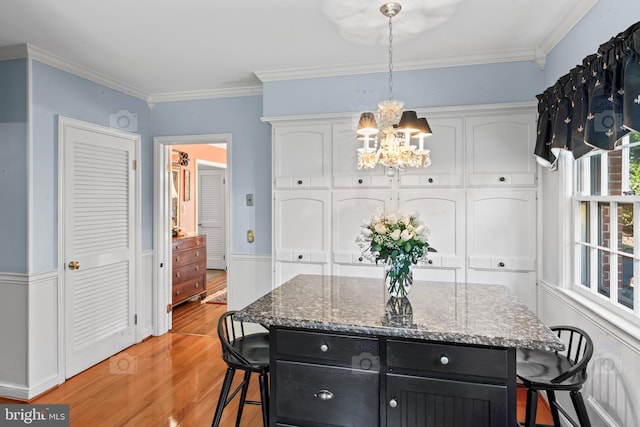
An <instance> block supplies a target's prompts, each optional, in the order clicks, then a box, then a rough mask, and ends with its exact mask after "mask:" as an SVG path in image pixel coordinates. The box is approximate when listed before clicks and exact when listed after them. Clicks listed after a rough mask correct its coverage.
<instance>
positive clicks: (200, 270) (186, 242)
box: [171, 236, 207, 305]
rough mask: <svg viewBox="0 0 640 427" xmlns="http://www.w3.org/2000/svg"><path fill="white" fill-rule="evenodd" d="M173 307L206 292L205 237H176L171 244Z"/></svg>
mask: <svg viewBox="0 0 640 427" xmlns="http://www.w3.org/2000/svg"><path fill="white" fill-rule="evenodd" d="M171 260H172V264H171V268H172V279H171V289H172V291H171V294H172V300H171V303H172V304H173V305H177V304H180V303H181V302H184V301H186V300H187V299H189V298H191V297H193V296H195V295H199V294H204V293H205V292H206V291H207V287H206V284H207V247H206V239H205V236H193V237H177V238H174V239H173V241H172V243H171Z"/></svg>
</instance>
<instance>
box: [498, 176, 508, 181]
mask: <svg viewBox="0 0 640 427" xmlns="http://www.w3.org/2000/svg"><path fill="white" fill-rule="evenodd" d="M506 180H507V178H505V177H504V176H501V177H500V178H498V181H500V182H505V181H506Z"/></svg>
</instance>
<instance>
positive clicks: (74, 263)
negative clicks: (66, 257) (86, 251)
mask: <svg viewBox="0 0 640 427" xmlns="http://www.w3.org/2000/svg"><path fill="white" fill-rule="evenodd" d="M69 269H70V270H78V269H80V263H79V262H78V261H71V262H70V263H69Z"/></svg>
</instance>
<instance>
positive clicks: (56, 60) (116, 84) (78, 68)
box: [27, 44, 150, 101]
mask: <svg viewBox="0 0 640 427" xmlns="http://www.w3.org/2000/svg"><path fill="white" fill-rule="evenodd" d="M27 50H28V57H29V58H30V59H35V60H37V61H39V62H43V63H45V64H47V65H51V66H52V67H55V68H57V69H59V70H62V71H66V72H68V73H70V74H73V75H75V76H78V77H82V78H85V79H87V80H90V81H92V82H95V83H98V84H101V85H103V86H106V87H108V88H111V89H113V90H116V91H118V92H122V93H124V94H126V95H130V96H133V97H135V98H139V99H142V100H143V101H148V100H149V96H150V95H149V94H148V93H146V92H144V91H141V90H140V89H137V88H134V87H133V86H130V85H128V84H126V83H123V82H121V81H118V80H116V79H113V78H111V77H109V76H106V75H104V74H102V73H98V72H97V71H94V70H91V69H89V68H87V67H84V66H82V65H80V64H76V63H75V62H71V61H69V60H66V59H64V58H61V57H59V56H56V55H54V54H52V53H50V52H47V51H46V50H44V49H40V48H38V47H35V46H33V45H30V44H27Z"/></svg>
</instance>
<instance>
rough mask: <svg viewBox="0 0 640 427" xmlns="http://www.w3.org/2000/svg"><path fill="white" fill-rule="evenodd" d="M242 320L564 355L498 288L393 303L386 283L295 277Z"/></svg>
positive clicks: (416, 292)
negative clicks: (553, 351) (527, 349)
mask: <svg viewBox="0 0 640 427" xmlns="http://www.w3.org/2000/svg"><path fill="white" fill-rule="evenodd" d="M237 316H239V319H242V320H244V321H249V322H254V323H260V324H262V325H265V326H271V325H274V326H282V327H291V328H302V329H311V330H321V331H334V332H344V333H354V334H364V335H379V336H386V337H401V338H413V339H423V340H429V341H444V342H449V343H460V344H476V345H487V346H498V347H519V348H529V349H540V350H562V349H563V344H562V342H561V341H560V340H559V339H558V337H557V336H556V335H555V334H554V333H553V332H552V331H551V330H550V329H549V328H548V327H547V326H546V325H545V324H543V323H542V322H541V321H540V320H539V319H538V318H537V317H536V315H535V314H534V313H533V312H531V310H529V308H528V307H527V306H525V305H524V304H522V303H521V302H519V301H518V300H517V299H516V298H515V296H513V294H511V292H510V291H509V290H508V289H507V288H506V287H504V286H501V285H482V284H468V283H443V282H420V281H415V282H414V284H413V287H412V288H411V291H410V292H409V295H408V298H406V299H400V298H390V297H389V295H388V294H387V292H386V290H385V289H384V285H383V280H382V278H381V279H371V278H356V277H342V276H318V275H299V276H296V277H294V278H293V279H291V280H289V281H288V282H286V283H284V284H282V286H280V287H278V288H276V289H274V290H273V291H271V292H270V293H268V294H267V295H265V296H263V297H262V298H260V299H258V300H256V301H255V302H253V303H251V304H250V305H248V306H247V307H245V308H244V309H242V310H240V312H239V313H238V315H237Z"/></svg>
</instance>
